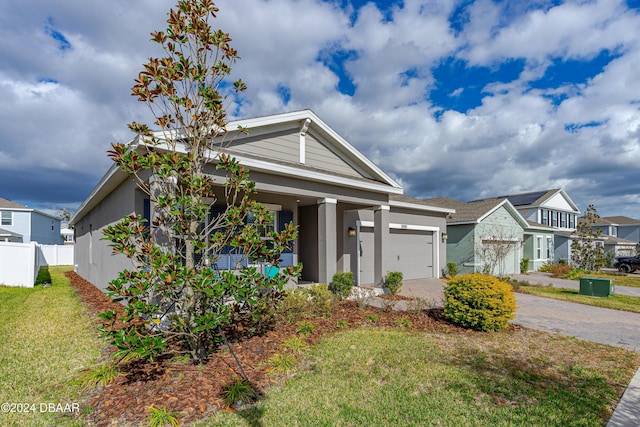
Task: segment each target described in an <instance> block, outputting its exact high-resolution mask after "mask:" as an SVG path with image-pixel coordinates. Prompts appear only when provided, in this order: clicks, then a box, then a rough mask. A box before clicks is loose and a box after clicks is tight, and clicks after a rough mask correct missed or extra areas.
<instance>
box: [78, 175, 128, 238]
mask: <svg viewBox="0 0 640 427" xmlns="http://www.w3.org/2000/svg"><path fill="white" fill-rule="evenodd" d="M119 171H120V168H119V167H118V165H116V164H115V163H114V164H113V165H111V167H110V168H109V169H108V170H107V173H105V174H104V175H103V177H102V178H101V179H100V181H98V183H97V184H96V186H95V187H94V188H93V190H91V193H89V196H88V197H87V198H86V199H85V200H84V202H82V204H80V207H78V210H76V212H75V213H74V214H73V216H72V217H71V218H70V219H69V226H73V225H75V224H76V223H77V222H78V221H79V220H80V219H82V217H84V215H85V213H86V212H87V211H88V210H90V209H91V208H93V207H94V206H95V205H97V204H98V203H99V202H100V201H101V200H102V199H103V198H104V197H99V196H100V195H101V194H102V193H103V192H104V191H105V189H109V186H113V185H114V184H116V183H115V182H114V181H115V180H116V174H117V173H118V172H119ZM124 178H126V175H125V176H124V177H123V179H122V180H118V181H117V184H119V183H120V182H122V181H123V180H124ZM114 188H115V186H114Z"/></svg>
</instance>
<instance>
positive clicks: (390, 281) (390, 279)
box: [384, 271, 402, 295]
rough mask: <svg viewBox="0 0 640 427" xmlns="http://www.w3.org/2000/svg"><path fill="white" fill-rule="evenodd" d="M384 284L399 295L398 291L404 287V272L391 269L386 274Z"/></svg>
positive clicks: (390, 291) (392, 292) (394, 293)
mask: <svg viewBox="0 0 640 427" xmlns="http://www.w3.org/2000/svg"><path fill="white" fill-rule="evenodd" d="M384 284H385V285H386V287H387V288H388V289H389V293H390V294H391V295H397V293H398V291H399V290H400V288H401V287H402V272H401V271H389V272H388V273H387V275H386V276H384Z"/></svg>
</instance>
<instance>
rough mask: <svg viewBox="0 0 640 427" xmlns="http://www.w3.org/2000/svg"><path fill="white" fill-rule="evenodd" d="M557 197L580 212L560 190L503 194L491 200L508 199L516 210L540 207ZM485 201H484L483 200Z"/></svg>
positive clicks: (564, 192)
mask: <svg viewBox="0 0 640 427" xmlns="http://www.w3.org/2000/svg"><path fill="white" fill-rule="evenodd" d="M556 195H559V196H561V197H563V198H564V199H565V201H566V202H567V204H568V205H569V206H570V207H571V209H573V210H574V212H580V209H578V206H577V205H576V204H575V203H574V202H573V200H571V198H570V197H569V195H568V194H567V193H566V191H564V190H563V189H562V188H554V189H551V190H539V191H531V192H528V193H518V194H505V195H503V196H497V197H493V199H508V200H509V201H510V202H511V204H512V205H513V206H515V207H516V208H518V209H522V208H525V207H537V206H542V205H543V204H544V203H545V202H547V201H548V200H550V199H552V198H553V197H555V196H556ZM483 200H486V199H483Z"/></svg>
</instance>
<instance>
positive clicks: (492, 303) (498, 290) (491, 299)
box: [444, 273, 516, 331]
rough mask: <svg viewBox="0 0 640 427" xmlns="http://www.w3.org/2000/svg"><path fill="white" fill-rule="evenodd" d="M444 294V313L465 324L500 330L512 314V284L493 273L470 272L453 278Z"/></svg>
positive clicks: (478, 327)
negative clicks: (488, 274)
mask: <svg viewBox="0 0 640 427" xmlns="http://www.w3.org/2000/svg"><path fill="white" fill-rule="evenodd" d="M444 298H445V305H444V315H445V317H446V318H447V319H448V320H449V321H451V322H453V323H455V324H457V325H460V326H462V327H465V328H471V329H476V330H479V331H499V330H502V329H505V328H506V327H507V325H508V323H509V320H511V319H513V318H515V315H514V312H515V310H516V299H515V296H514V294H513V288H512V287H511V285H510V284H508V283H505V282H502V281H500V280H498V279H497V278H495V277H492V276H487V275H484V274H478V273H473V274H464V275H462V276H459V277H457V278H455V279H452V280H450V281H449V283H448V285H447V287H446V288H445V291H444Z"/></svg>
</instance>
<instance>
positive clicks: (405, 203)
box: [389, 194, 455, 214]
mask: <svg viewBox="0 0 640 427" xmlns="http://www.w3.org/2000/svg"><path fill="white" fill-rule="evenodd" d="M389 205H391V206H395V207H399V208H410V209H418V210H424V211H431V212H441V213H447V214H453V213H454V212H455V209H453V208H448V207H445V206H438V205H434V204H431V203H429V202H428V201H427V200H421V199H414V198H413V197H408V196H405V195H402V194H391V195H390V196H389Z"/></svg>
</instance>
